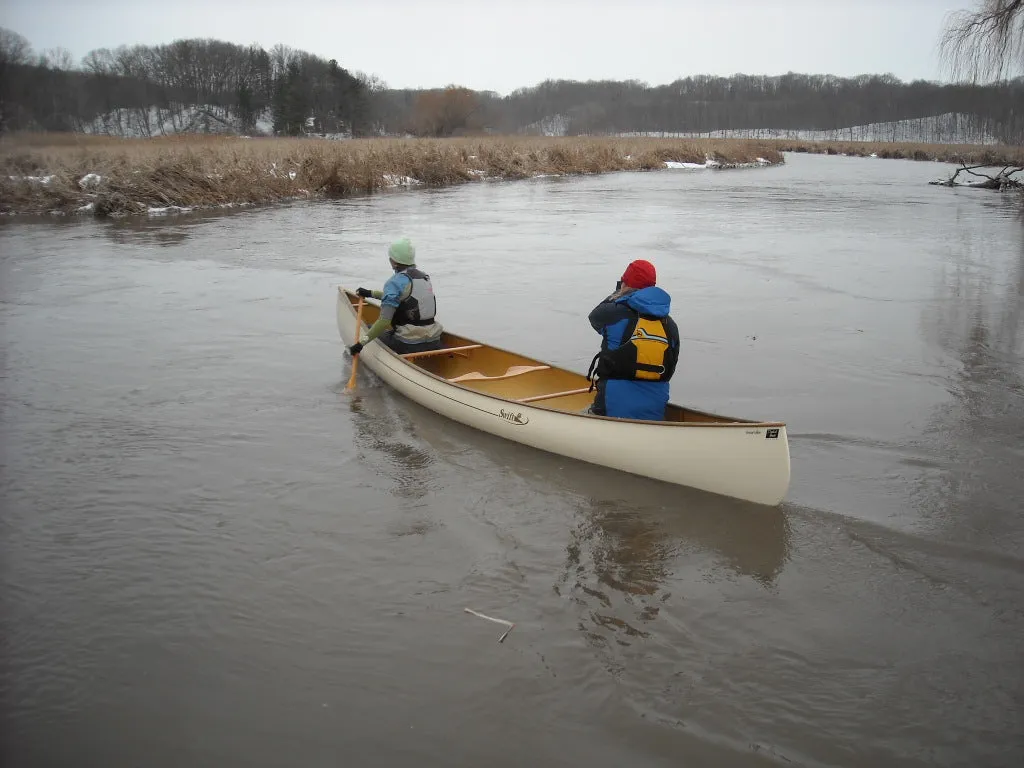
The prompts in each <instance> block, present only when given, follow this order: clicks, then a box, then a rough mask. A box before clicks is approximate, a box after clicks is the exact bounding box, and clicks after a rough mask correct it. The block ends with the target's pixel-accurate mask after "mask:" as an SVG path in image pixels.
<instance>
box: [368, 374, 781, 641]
mask: <svg viewBox="0 0 1024 768" xmlns="http://www.w3.org/2000/svg"><path fill="white" fill-rule="evenodd" d="M350 408H351V409H352V412H353V415H354V416H355V424H356V428H357V430H358V433H359V436H358V437H357V443H358V444H359V445H360V447H362V448H364V449H367V450H370V449H372V450H373V451H376V452H379V454H380V455H381V456H383V457H384V459H385V463H386V464H387V466H386V467H384V468H383V469H381V468H380V467H376V466H375V469H376V470H377V471H383V472H387V473H388V474H390V475H393V476H394V482H395V484H396V488H395V493H397V494H399V495H403V496H415V497H419V496H422V495H423V493H425V490H424V489H426V488H428V487H429V486H430V484H431V483H435V484H436V483H438V482H442V481H440V480H438V479H437V475H449V474H450V473H449V472H444V471H439V468H441V467H444V466H446V465H448V464H450V465H451V466H454V467H458V468H459V470H458V471H462V467H463V462H464V461H465V454H466V452H467V451H470V452H472V453H474V454H477V455H479V456H480V457H481V458H482V460H483V463H484V465H485V466H483V467H481V469H484V470H486V465H487V464H491V463H493V464H494V465H495V466H497V467H500V470H501V471H500V472H495V473H494V476H495V477H496V478H500V477H501V476H502V474H503V473H511V474H513V475H515V476H517V477H518V478H520V479H522V480H525V481H526V482H528V483H529V485H530V487H531V488H532V489H534V490H535V491H536V494H537V498H538V499H541V500H542V503H544V504H547V505H549V508H550V510H551V512H550V514H551V515H552V518H553V519H557V516H559V515H564V516H565V517H566V519H568V520H570V521H571V523H570V528H569V530H568V541H567V543H566V545H565V555H564V559H563V560H562V562H561V563H560V564H559V566H557V571H556V570H555V568H554V564H552V566H553V567H552V571H553V572H554V583H553V584H552V588H553V589H554V591H555V592H556V593H557V594H558V595H560V596H561V597H563V598H564V599H567V600H571V601H573V602H575V603H577V604H578V605H580V606H581V607H582V609H583V611H584V613H586V614H588V615H589V618H590V620H591V622H592V623H593V624H594V625H597V626H596V627H581V629H584V630H585V632H587V634H588V635H590V634H592V632H593V631H594V629H596V628H601V629H604V630H608V631H612V632H614V633H616V636H617V637H618V638H620V642H622V641H623V639H624V638H628V637H636V636H640V637H643V636H646V633H645V631H644V630H643V629H642V627H643V625H644V624H645V623H646V622H648V621H651V620H653V619H655V618H657V616H658V615H659V612H660V611H661V609H662V606H663V605H664V604H665V603H666V602H667V601H669V599H670V598H671V597H672V592H673V591H674V590H679V589H684V590H686V589H690V590H692V589H700V588H701V587H700V586H699V585H701V584H703V585H705V586H706V584H707V582H708V581H713V580H715V579H716V578H722V577H723V576H722V574H725V576H724V578H735V577H737V576H739V577H743V578H748V579H750V580H751V581H753V582H754V583H755V584H757V585H759V586H760V587H762V588H772V587H773V586H774V585H775V583H776V582H777V580H778V578H779V575H780V574H781V572H782V570H783V568H784V566H785V564H786V562H787V560H788V558H789V548H790V538H791V536H790V529H789V523H788V520H787V513H786V506H785V505H782V506H780V507H765V506H761V505H756V504H750V503H747V502H743V501H740V500H737V499H732V498H728V497H724V496H717V495H713V494H708V493H704V492H701V491H697V490H693V489H689V488H683V487H679V486H674V485H669V484H667V483H661V482H658V481H654V480H649V479H647V478H642V477H635V476H632V475H628V474H625V473H621V472H615V471H611V470H608V469H605V468H602V467H596V466H591V465H589V464H586V463H584V462H579V461H574V460H571V459H566V458H564V457H560V456H553V455H552V454H548V453H545V452H543V451H539V450H534V449H531V448H529V447H526V446H522V445H518V444H516V443H511V442H509V441H507V440H502V439H500V438H498V437H495V436H492V435H488V434H486V433H483V432H480V431H478V430H475V429H472V428H470V427H466V426H464V425H461V424H459V423H457V422H453V421H451V420H448V419H445V418H444V417H442V416H439V415H438V414H436V413H434V412H432V411H430V410H427V409H426V408H423V407H421V406H419V405H417V404H416V403H413V402H412V401H410V400H407V399H406V398H404V397H402V396H401V395H399V394H396V393H393V392H390V391H389V390H387V389H386V387H385V386H384V385H380V386H379V387H375V388H374V389H373V390H372V391H370V392H368V393H367V394H366V396H365V397H364V398H362V399H353V402H352V403H351V405H350ZM416 443H421V444H425V445H427V446H429V447H430V449H432V450H429V451H425V450H423V449H421V448H417V447H415V444H416ZM445 457H449V458H450V459H451V461H450V462H446V458H445ZM379 463H380V456H374V457H373V458H372V460H371V461H368V462H367V464H368V465H369V464H374V465H376V464H379ZM488 474H489V473H488ZM498 482H500V481H498ZM495 495H496V496H500V495H501V493H500V492H496V493H495ZM730 574H731V575H730ZM716 575H717V576H716ZM694 585H697V586H694ZM678 597H679V598H682V595H678Z"/></svg>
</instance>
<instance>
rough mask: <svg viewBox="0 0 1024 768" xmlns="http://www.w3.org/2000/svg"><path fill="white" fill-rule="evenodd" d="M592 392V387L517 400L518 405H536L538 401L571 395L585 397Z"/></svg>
mask: <svg viewBox="0 0 1024 768" xmlns="http://www.w3.org/2000/svg"><path fill="white" fill-rule="evenodd" d="M589 391H590V387H583V389H567V390H565V391H564V392H551V393H549V394H546V395H533V396H532V397H522V398H520V399H518V400H516V402H517V403H536V402H537V401H538V400H553V399H554V398H556V397H568V396H569V395H585V394H586V393H587V392H589Z"/></svg>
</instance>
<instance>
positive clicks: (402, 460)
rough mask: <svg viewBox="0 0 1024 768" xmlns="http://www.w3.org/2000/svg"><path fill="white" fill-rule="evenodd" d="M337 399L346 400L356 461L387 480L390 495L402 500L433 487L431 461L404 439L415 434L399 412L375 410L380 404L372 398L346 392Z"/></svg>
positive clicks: (423, 451) (411, 497)
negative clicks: (349, 413) (353, 434)
mask: <svg viewBox="0 0 1024 768" xmlns="http://www.w3.org/2000/svg"><path fill="white" fill-rule="evenodd" d="M346 383H347V382H346ZM342 386H344V385H342ZM341 397H347V398H349V410H350V412H351V413H352V421H353V424H355V428H356V437H355V441H356V445H357V446H358V447H359V449H360V450H359V452H358V454H357V456H358V458H359V460H360V461H361V462H363V463H364V465H365V466H366V467H367V468H368V469H369V470H370V471H372V472H374V473H375V474H376V475H378V476H380V477H384V478H387V480H388V481H389V482H390V483H391V484H392V489H391V493H393V494H394V495H396V496H399V497H402V498H405V499H422V498H423V497H424V496H426V495H427V492H428V491H429V490H430V489H431V487H432V486H433V485H434V483H433V480H432V478H433V476H434V472H433V463H434V458H433V456H431V455H430V453H429V452H428V451H425V450H423V449H422V448H420V447H418V446H416V445H414V444H413V443H412V442H411V441H410V440H408V439H406V438H405V436H406V435H414V434H415V425H414V424H413V423H412V421H411V420H410V419H409V418H408V417H407V416H405V415H404V414H402V413H401V412H400V411H396V410H392V409H385V408H380V407H375V406H379V404H380V400H377V399H375V398H361V397H359V396H358V395H357V394H355V393H347V392H343V393H342V394H341Z"/></svg>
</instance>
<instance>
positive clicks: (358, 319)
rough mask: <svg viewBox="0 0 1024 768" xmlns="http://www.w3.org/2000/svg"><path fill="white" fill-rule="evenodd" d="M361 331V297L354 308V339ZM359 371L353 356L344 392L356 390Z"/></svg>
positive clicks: (357, 359) (357, 362)
mask: <svg viewBox="0 0 1024 768" xmlns="http://www.w3.org/2000/svg"><path fill="white" fill-rule="evenodd" d="M362 329H363V297H362V296H360V297H359V305H358V306H357V307H356V332H355V338H356V339H357V340H358V339H359V332H360V331H361V330H362ZM358 370H359V355H355V356H354V357H353V358H352V375H351V376H349V379H348V384H346V385H345V389H346V390H350V389H355V388H356V372H357V371H358Z"/></svg>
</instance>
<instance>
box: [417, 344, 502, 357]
mask: <svg viewBox="0 0 1024 768" xmlns="http://www.w3.org/2000/svg"><path fill="white" fill-rule="evenodd" d="M482 346H483V344H466V345H465V346H462V347H445V348H443V349H428V350H427V351H426V352H406V353H405V354H404V355H402V356H401V357H402V359H403V360H412V359H413V358H417V357H434V356H435V355H447V354H454V353H457V352H465V351H466V350H470V349H480V348H481V347H482Z"/></svg>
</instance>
